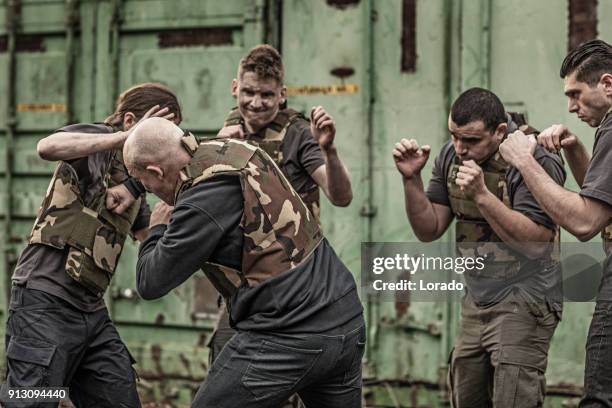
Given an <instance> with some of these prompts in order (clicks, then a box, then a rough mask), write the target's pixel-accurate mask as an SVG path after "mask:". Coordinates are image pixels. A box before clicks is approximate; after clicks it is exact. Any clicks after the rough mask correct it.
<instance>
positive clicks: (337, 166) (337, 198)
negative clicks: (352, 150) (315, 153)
mask: <svg viewBox="0 0 612 408" xmlns="http://www.w3.org/2000/svg"><path fill="white" fill-rule="evenodd" d="M324 157H325V171H326V173H327V190H328V195H329V200H330V201H331V202H332V204H334V205H337V206H340V207H346V206H347V205H349V204H350V203H351V201H352V200H353V190H352V187H351V179H350V177H349V174H348V171H347V169H346V167H345V166H344V163H342V161H341V160H340V157H339V156H338V151H337V150H336V147H335V146H333V145H332V146H331V147H330V148H329V149H327V150H325V151H324Z"/></svg>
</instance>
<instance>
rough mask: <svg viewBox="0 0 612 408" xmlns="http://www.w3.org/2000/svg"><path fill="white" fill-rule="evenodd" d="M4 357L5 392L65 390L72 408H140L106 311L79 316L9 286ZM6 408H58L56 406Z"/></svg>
mask: <svg viewBox="0 0 612 408" xmlns="http://www.w3.org/2000/svg"><path fill="white" fill-rule="evenodd" d="M6 356H7V377H6V382H5V387H11V388H17V387H67V388H68V392H69V396H70V400H71V401H72V403H73V404H74V405H75V407H77V408H94V407H95V408H139V407H140V406H141V404H140V399H139V397H138V393H137V391H136V376H135V372H134V369H133V368H132V364H133V363H134V360H133V358H132V356H131V355H130V353H129V352H128V350H127V348H126V346H125V344H123V342H122V341H121V338H120V337H119V333H118V332H117V330H116V329H115V326H114V325H113V323H112V321H111V320H110V317H109V316H108V311H107V309H106V308H104V309H102V310H98V311H95V312H92V313H84V312H82V311H79V310H77V309H75V308H73V307H72V306H71V305H70V304H68V303H66V302H65V301H63V300H62V299H60V298H58V297H56V296H53V295H50V294H48V293H46V292H42V291H38V290H33V289H27V288H25V287H20V286H13V288H12V290H11V302H10V306H9V317H8V320H7V323H6ZM3 391H5V390H3ZM5 406H6V407H28V408H34V407H57V402H56V403H10V404H9V403H7V404H5Z"/></svg>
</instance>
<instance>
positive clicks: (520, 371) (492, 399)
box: [449, 294, 559, 408]
mask: <svg viewBox="0 0 612 408" xmlns="http://www.w3.org/2000/svg"><path fill="white" fill-rule="evenodd" d="M461 306H462V307H461V322H460V327H459V333H458V335H457V339H456V341H455V348H454V349H453V351H452V353H451V356H450V368H449V386H450V391H451V398H452V403H453V407H455V408H467V407H469V408H479V407H483V408H484V407H495V408H533V407H542V406H543V403H544V395H545V392H546V379H545V377H544V373H545V371H546V365H547V361H548V348H549V345H550V340H551V338H552V335H553V333H554V331H555V328H556V327H557V323H558V321H559V319H558V317H557V315H556V313H554V312H551V311H549V308H548V306H546V304H544V303H542V304H539V303H537V304H536V303H527V302H525V301H524V300H523V299H522V298H521V296H520V295H518V294H516V295H515V294H511V295H509V296H508V297H507V298H506V299H504V300H503V301H502V302H500V303H498V304H495V305H493V306H490V307H487V308H480V307H478V306H476V305H475V304H474V302H473V301H472V300H471V298H470V297H469V295H468V296H466V297H465V298H464V299H463V302H462V305H461Z"/></svg>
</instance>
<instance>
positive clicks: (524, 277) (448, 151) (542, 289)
mask: <svg viewBox="0 0 612 408" xmlns="http://www.w3.org/2000/svg"><path fill="white" fill-rule="evenodd" d="M455 158H456V153H455V149H454V147H453V144H452V142H448V143H446V144H445V145H444V146H443V147H442V151H441V152H440V154H439V155H438V156H437V157H436V160H435V162H434V168H433V173H432V177H431V180H430V182H429V185H428V187H427V192H426V194H427V197H428V198H429V200H430V201H431V202H433V203H436V204H440V205H444V206H447V207H450V201H449V198H448V185H447V181H446V179H447V175H448V172H449V169H450V166H451V165H452V164H453V162H454V160H455ZM534 158H535V159H536V161H537V162H538V163H539V164H540V165H541V166H542V167H543V168H544V170H545V171H546V172H547V173H548V175H550V177H551V178H552V179H553V180H555V182H557V183H558V184H559V185H563V184H564V183H565V177H566V173H565V169H564V167H563V162H562V160H561V158H560V157H559V156H558V155H556V154H552V153H549V152H548V151H546V149H544V148H543V147H541V146H537V147H536V150H535V152H534ZM506 185H507V188H508V196H509V199H510V205H511V207H512V209H513V210H515V211H518V212H520V213H521V214H523V215H525V216H526V217H527V218H529V219H530V220H532V221H533V222H535V223H537V224H539V225H543V226H544V227H546V228H548V229H551V230H554V229H555V228H556V225H555V224H554V222H553V221H552V220H551V219H550V217H549V216H548V215H547V214H546V213H545V212H544V211H543V210H542V209H541V208H540V206H539V204H538V202H537V201H536V200H535V198H534V197H533V195H532V194H531V192H530V191H529V189H528V188H527V185H526V184H525V182H524V180H523V177H522V176H521V173H520V172H519V171H518V170H517V169H516V168H514V167H511V168H509V169H508V171H507V173H506ZM521 266H522V270H521V272H520V273H519V277H520V278H519V279H518V280H514V281H512V282H498V284H492V283H491V282H482V281H474V280H472V279H469V277H468V275H466V283H467V290H468V292H469V293H470V295H471V296H472V298H473V299H474V300H475V301H476V303H480V304H491V303H497V302H499V301H501V300H502V299H504V298H505V297H506V296H507V295H508V294H509V293H511V292H512V291H513V290H515V288H517V289H520V290H523V291H524V292H526V293H527V294H529V295H531V296H532V297H535V298H537V299H542V298H547V299H548V300H550V302H551V303H552V304H553V306H554V308H555V309H557V310H561V294H560V282H561V275H560V269H559V267H558V265H557V264H555V267H552V266H551V265H547V266H543V265H541V264H540V263H539V261H538V260H533V261H528V262H524V263H522V264H521Z"/></svg>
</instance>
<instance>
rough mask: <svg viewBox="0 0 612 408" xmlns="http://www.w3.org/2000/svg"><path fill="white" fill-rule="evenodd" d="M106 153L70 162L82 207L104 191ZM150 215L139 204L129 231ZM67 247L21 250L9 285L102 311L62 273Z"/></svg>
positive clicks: (95, 128)
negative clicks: (23, 287)
mask: <svg viewBox="0 0 612 408" xmlns="http://www.w3.org/2000/svg"><path fill="white" fill-rule="evenodd" d="M62 131H63V132H79V133H112V132H113V129H112V128H110V127H108V126H106V125H103V124H75V125H69V126H65V127H63V128H60V129H58V130H57V131H56V132H62ZM110 155H111V152H110V151H103V152H98V153H94V154H91V155H89V156H87V157H83V158H81V159H75V160H71V161H70V162H69V164H70V165H72V167H73V168H74V169H75V170H76V173H77V176H78V178H79V188H80V190H81V196H82V197H83V200H84V202H85V204H86V205H87V204H90V203H91V199H92V198H93V197H94V196H95V195H96V193H97V192H99V191H101V190H104V189H105V187H104V174H105V172H106V171H107V168H108V164H109V161H110ZM150 215H151V211H150V209H149V206H148V205H147V203H146V200H142V204H141V207H140V211H139V213H138V215H137V217H136V220H135V222H134V225H133V227H132V231H138V230H139V229H142V228H146V227H147V226H148V225H149V218H150ZM67 256H68V247H66V248H64V249H57V248H54V247H51V246H48V245H42V244H29V245H28V246H26V248H25V249H24V250H23V252H22V253H21V255H20V256H19V259H18V261H17V266H16V268H15V271H14V272H13V277H12V280H13V283H14V284H17V285H25V286H26V287H28V288H31V289H36V290H41V291H44V292H47V293H49V294H52V295H54V296H57V297H59V298H61V299H63V300H65V301H66V302H68V303H70V304H71V305H73V306H74V307H76V308H77V309H79V310H82V311H84V312H93V311H96V310H99V309H102V308H104V307H105V305H104V299H103V298H102V297H98V296H96V295H95V294H93V293H92V292H90V291H89V290H87V289H86V288H85V287H84V286H82V285H81V284H80V283H78V282H76V281H75V280H74V279H72V278H71V277H70V276H68V274H67V273H66V268H65V265H66V258H67Z"/></svg>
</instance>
